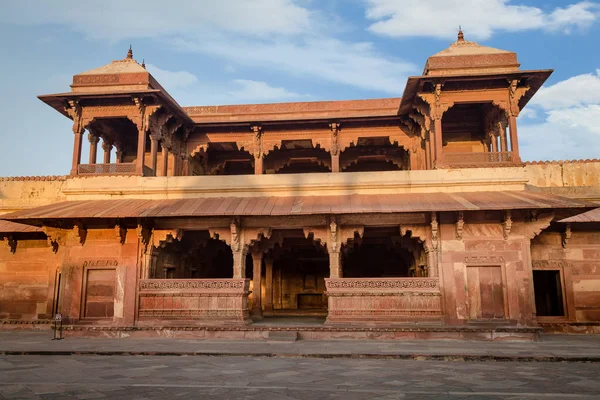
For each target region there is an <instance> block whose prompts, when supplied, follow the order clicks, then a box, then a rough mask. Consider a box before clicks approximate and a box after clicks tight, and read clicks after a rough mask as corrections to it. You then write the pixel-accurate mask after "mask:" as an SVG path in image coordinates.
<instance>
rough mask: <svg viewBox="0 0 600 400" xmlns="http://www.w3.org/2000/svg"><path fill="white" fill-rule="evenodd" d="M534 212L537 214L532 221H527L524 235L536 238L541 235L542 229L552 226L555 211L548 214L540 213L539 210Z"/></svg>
mask: <svg viewBox="0 0 600 400" xmlns="http://www.w3.org/2000/svg"><path fill="white" fill-rule="evenodd" d="M532 214H533V215H535V216H534V217H533V218H532V220H531V221H530V222H526V223H525V230H524V235H525V237H527V238H529V239H533V238H535V237H536V236H537V235H539V234H540V233H541V232H542V230H544V229H546V228H547V227H549V226H550V223H551V222H552V220H553V219H554V212H549V213H546V214H539V213H538V212H537V211H536V212H535V213H534V212H533V211H532Z"/></svg>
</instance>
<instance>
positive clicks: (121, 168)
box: [77, 163, 136, 175]
mask: <svg viewBox="0 0 600 400" xmlns="http://www.w3.org/2000/svg"><path fill="white" fill-rule="evenodd" d="M135 170H136V164H135V163H120V164H79V167H78V169H77V173H78V174H79V175H135Z"/></svg>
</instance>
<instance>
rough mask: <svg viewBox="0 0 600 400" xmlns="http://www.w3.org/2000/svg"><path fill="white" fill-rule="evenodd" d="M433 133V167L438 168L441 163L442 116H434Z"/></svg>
mask: <svg viewBox="0 0 600 400" xmlns="http://www.w3.org/2000/svg"><path fill="white" fill-rule="evenodd" d="M434 134H435V145H434V147H435V167H436V168H439V167H440V166H441V164H442V147H443V145H444V144H443V142H442V118H441V117H440V118H436V119H435V123H434Z"/></svg>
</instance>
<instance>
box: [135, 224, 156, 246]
mask: <svg viewBox="0 0 600 400" xmlns="http://www.w3.org/2000/svg"><path fill="white" fill-rule="evenodd" d="M136 232H137V236H138V239H139V240H140V241H141V242H142V244H143V245H144V247H147V246H148V244H149V243H150V239H151V237H152V228H151V227H149V226H148V225H146V224H144V223H141V222H138V226H137V229H136Z"/></svg>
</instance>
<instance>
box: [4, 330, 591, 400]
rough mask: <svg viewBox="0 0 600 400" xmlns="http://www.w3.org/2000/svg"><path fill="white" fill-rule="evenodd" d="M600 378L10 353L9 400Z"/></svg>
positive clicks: (326, 392)
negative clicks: (11, 354) (19, 354)
mask: <svg viewBox="0 0 600 400" xmlns="http://www.w3.org/2000/svg"><path fill="white" fill-rule="evenodd" d="M102 341H103V340H97V341H96V342H98V343H100V342H102ZM122 342H124V343H125V342H127V340H122ZM63 343H68V341H64V342H63ZM197 345H198V344H197ZM599 377H600V364H599V363H578V362H572V363H558V362H519V361H517V362H492V361H487V362H447V361H417V360H393V359H391V360H390V359H366V360H364V359H363V360H359V359H323V358H267V357H239V356H231V357H208V356H198V357H174V356H164V357H157V356H139V357H123V356H32V355H26V356H7V355H4V356H0V399H36V400H37V399H46V400H50V399H127V400H146V399H176V398H181V399H213V398H214V399H261V400H262V399H267V400H271V399H276V400H278V399H344V400H354V399H488V400H491V399H513V400H516V399H598V398H600V379H599Z"/></svg>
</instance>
